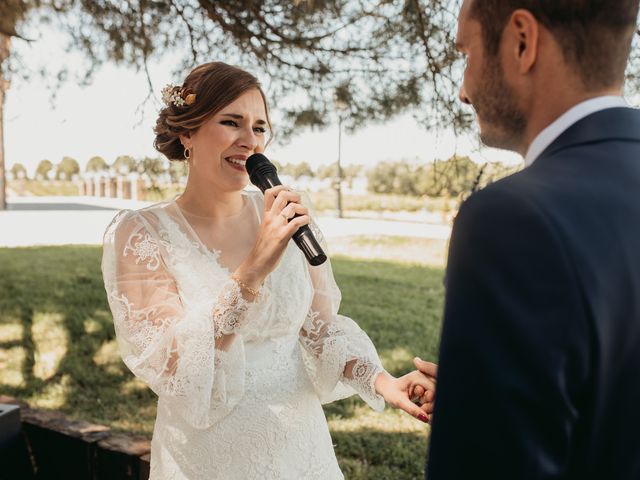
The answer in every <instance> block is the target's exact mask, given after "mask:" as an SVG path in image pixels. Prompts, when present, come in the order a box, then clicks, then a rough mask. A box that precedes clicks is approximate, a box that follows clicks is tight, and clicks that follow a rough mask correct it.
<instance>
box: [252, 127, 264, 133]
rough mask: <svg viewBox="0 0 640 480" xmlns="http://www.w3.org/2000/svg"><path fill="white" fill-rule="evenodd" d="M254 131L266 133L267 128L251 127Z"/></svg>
mask: <svg viewBox="0 0 640 480" xmlns="http://www.w3.org/2000/svg"><path fill="white" fill-rule="evenodd" d="M253 131H254V132H258V133H266V132H267V129H266V128H264V127H256V128H254V129H253Z"/></svg>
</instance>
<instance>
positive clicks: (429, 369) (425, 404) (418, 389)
mask: <svg viewBox="0 0 640 480" xmlns="http://www.w3.org/2000/svg"><path fill="white" fill-rule="evenodd" d="M413 364H414V365H415V366H416V368H417V369H418V371H419V372H420V373H422V374H423V375H425V376H426V377H427V378H429V379H430V380H431V381H432V382H433V389H425V388H424V387H423V386H422V385H416V386H415V387H414V389H413V394H412V396H411V400H412V401H413V402H415V403H417V404H418V405H420V408H421V409H422V410H423V411H424V412H425V414H426V416H427V419H428V420H429V423H431V421H432V419H433V407H434V402H435V396H436V389H435V386H436V378H437V377H438V365H436V364H435V363H431V362H425V361H424V360H422V359H421V358H419V357H415V358H414V359H413Z"/></svg>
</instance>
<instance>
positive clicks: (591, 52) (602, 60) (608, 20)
mask: <svg viewBox="0 0 640 480" xmlns="http://www.w3.org/2000/svg"><path fill="white" fill-rule="evenodd" d="M639 4H640V0H473V2H472V5H471V10H470V12H471V17H472V18H474V19H475V20H478V21H479V22H480V24H481V25H482V32H483V37H484V43H485V48H486V49H487V50H488V52H489V53H490V54H496V53H497V52H498V49H499V46H500V40H501V39H502V32H503V30H504V27H505V26H506V24H507V21H508V20H509V18H510V16H511V14H512V13H513V12H514V11H515V10H517V9H525V10H528V11H529V12H531V13H532V14H533V15H534V16H535V17H536V19H537V20H538V21H539V22H540V23H541V24H542V25H544V27H546V28H547V29H548V30H549V31H550V32H551V33H552V35H553V36H554V37H555V39H556V40H557V42H558V43H559V44H560V47H561V49H562V53H563V55H564V58H565V60H566V61H567V62H568V63H569V64H571V65H572V66H573V67H574V68H575V69H576V71H577V72H578V74H579V75H580V77H581V79H582V81H583V83H584V85H585V87H586V88H587V89H589V90H596V89H600V88H606V87H611V86H614V85H617V84H622V83H623V82H624V72H625V69H626V65H627V60H628V58H629V53H630V50H631V39H632V36H633V34H634V31H635V28H636V19H637V16H638V5H639Z"/></svg>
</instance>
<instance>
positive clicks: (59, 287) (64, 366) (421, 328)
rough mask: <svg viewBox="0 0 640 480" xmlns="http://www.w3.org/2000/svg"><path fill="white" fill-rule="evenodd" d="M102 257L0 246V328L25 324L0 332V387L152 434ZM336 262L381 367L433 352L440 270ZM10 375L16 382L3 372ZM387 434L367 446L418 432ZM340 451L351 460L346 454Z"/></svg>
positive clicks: (147, 394) (349, 404) (348, 403)
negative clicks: (5, 334)
mask: <svg viewBox="0 0 640 480" xmlns="http://www.w3.org/2000/svg"><path fill="white" fill-rule="evenodd" d="M100 259H101V248H100V247H94V246H73V247H71V246H64V247H38V248H15V249H7V248H2V249H0V327H3V326H9V327H11V328H13V327H12V325H14V324H15V325H16V329H18V328H20V329H21V332H22V334H21V336H20V338H8V339H5V338H2V334H1V333H0V348H1V349H2V350H0V393H1V394H7V395H11V396H15V397H18V398H22V399H24V400H27V401H28V402H30V403H32V404H34V405H37V406H40V407H45V408H56V409H59V410H61V411H63V412H64V413H66V414H68V415H70V416H71V417H72V418H76V419H83V420H87V421H92V422H96V423H102V424H107V425H110V426H111V427H112V428H114V429H116V430H123V431H130V432H136V433H146V434H150V433H151V431H152V428H153V421H154V419H155V405H156V397H155V395H154V394H153V393H152V392H151V391H150V390H149V389H147V388H145V387H144V386H142V385H141V384H140V383H137V382H136V381H135V380H134V379H133V376H132V374H131V373H130V372H129V371H128V370H127V369H126V367H125V366H124V364H123V363H122V361H121V360H120V357H119V355H118V351H117V348H116V347H115V333H114V329H113V323H112V319H111V313H110V311H109V308H108V304H107V300H106V295H105V292H104V287H103V282H102V276H101V273H100ZM333 264H334V270H335V273H336V278H337V281H338V284H339V285H340V287H341V289H342V292H343V304H342V308H341V313H343V314H345V315H348V316H350V317H352V318H354V319H355V320H356V321H357V322H358V323H359V324H360V325H361V326H362V328H363V329H364V330H365V331H366V332H367V333H368V334H369V336H370V337H371V338H372V340H373V341H374V343H375V344H376V346H377V348H378V351H379V352H380V355H381V358H382V360H383V363H384V365H385V368H387V370H389V371H390V372H391V373H393V374H396V375H400V374H404V373H406V372H408V371H409V370H410V369H412V363H411V358H412V356H413V355H420V356H422V357H423V358H425V359H430V360H435V358H436V351H437V337H438V336H439V329H440V316H441V310H442V293H443V288H442V270H440V269H436V268H428V267H423V266H415V265H406V264H397V263H393V262H376V261H360V260H353V259H348V258H337V259H336V260H335V261H334V262H333ZM0 332H1V330H0ZM56 352H57V353H56ZM56 355H58V357H56ZM12 356H14V357H15V358H13V359H12ZM42 365H44V366H45V367H46V368H44V370H43V368H41V367H42ZM12 369H13V370H14V371H12ZM43 371H44V373H43ZM9 374H12V375H14V379H15V377H17V376H21V381H15V380H12V381H9V380H7V378H8V377H7V375H9ZM359 406H360V407H361V406H362V403H361V401H360V400H358V399H356V398H353V397H352V398H350V399H346V400H343V401H340V402H335V403H334V404H332V405H328V406H326V412H327V414H328V416H329V417H334V418H335V417H340V418H345V419H347V418H352V417H354V416H356V415H357V409H358V407H359ZM378 434H379V435H378ZM336 435H337V437H336V443H338V444H346V445H353V449H356V443H357V442H358V441H360V440H362V441H364V440H363V439H364V437H361V436H360V435H361V434H360V433H348V434H346V433H344V434H343V433H336ZM380 435H381V436H380ZM385 435H387V434H386V433H380V432H378V433H375V432H374V431H372V432H370V433H368V434H367V435H366V442H369V443H367V445H369V444H370V445H376V448H378V447H380V448H382V447H384V445H387V447H384V448H385V449H388V448H390V447H388V445H392V444H393V442H395V441H396V440H393V441H391V439H398V438H399V439H406V442H405V440H402V441H403V442H405V443H407V444H408V443H411V442H412V441H414V440H415V439H414V440H412V441H409V439H410V438H411V437H412V434H407V436H403V434H389V435H392V436H391V437H388V438H387V439H386V440H384V438H386V437H385ZM358 439H360V440H358ZM338 440H339V441H338ZM354 442H355V443H354ZM366 442H365V443H366ZM420 442H421V443H422V444H423V443H424V438H423V439H422V440H421V441H420ZM403 444H404V443H403ZM358 448H360V447H358ZM423 450H424V449H422V450H421V451H423ZM411 451H414V453H415V452H418V450H411ZM398 455H400V454H398ZM345 458H346V460H345V461H347V462H350V461H351V460H350V459H352V455H351V454H349V455H347V456H346V457H345ZM398 458H400V457H398ZM354 461H355V460H354ZM366 461H367V462H369V461H372V460H371V459H368V460H366ZM394 461H395V460H393V459H392V458H388V459H385V460H384V463H385V465H389V463H388V462H391V463H393V462H394ZM381 462H382V460H381ZM356 463H357V462H356ZM354 465H355V464H354ZM353 468H356V467H355V466H354V467H353ZM394 468H395V467H394ZM349 478H358V477H357V476H354V477H349ZM362 478H365V477H362ZM368 478H374V477H368ZM375 478H385V477H375ZM389 478H399V477H397V476H396V477H389ZM403 478H404V477H403ZM407 478H410V477H407Z"/></svg>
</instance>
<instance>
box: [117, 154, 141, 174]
mask: <svg viewBox="0 0 640 480" xmlns="http://www.w3.org/2000/svg"><path fill="white" fill-rule="evenodd" d="M111 166H112V167H113V169H114V170H115V171H116V172H117V173H118V174H120V175H127V174H129V173H131V172H135V171H136V161H135V159H134V158H133V157H132V156H130V155H120V156H119V157H118V158H116V159H115V160H114V161H113V164H112V165H111Z"/></svg>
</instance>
